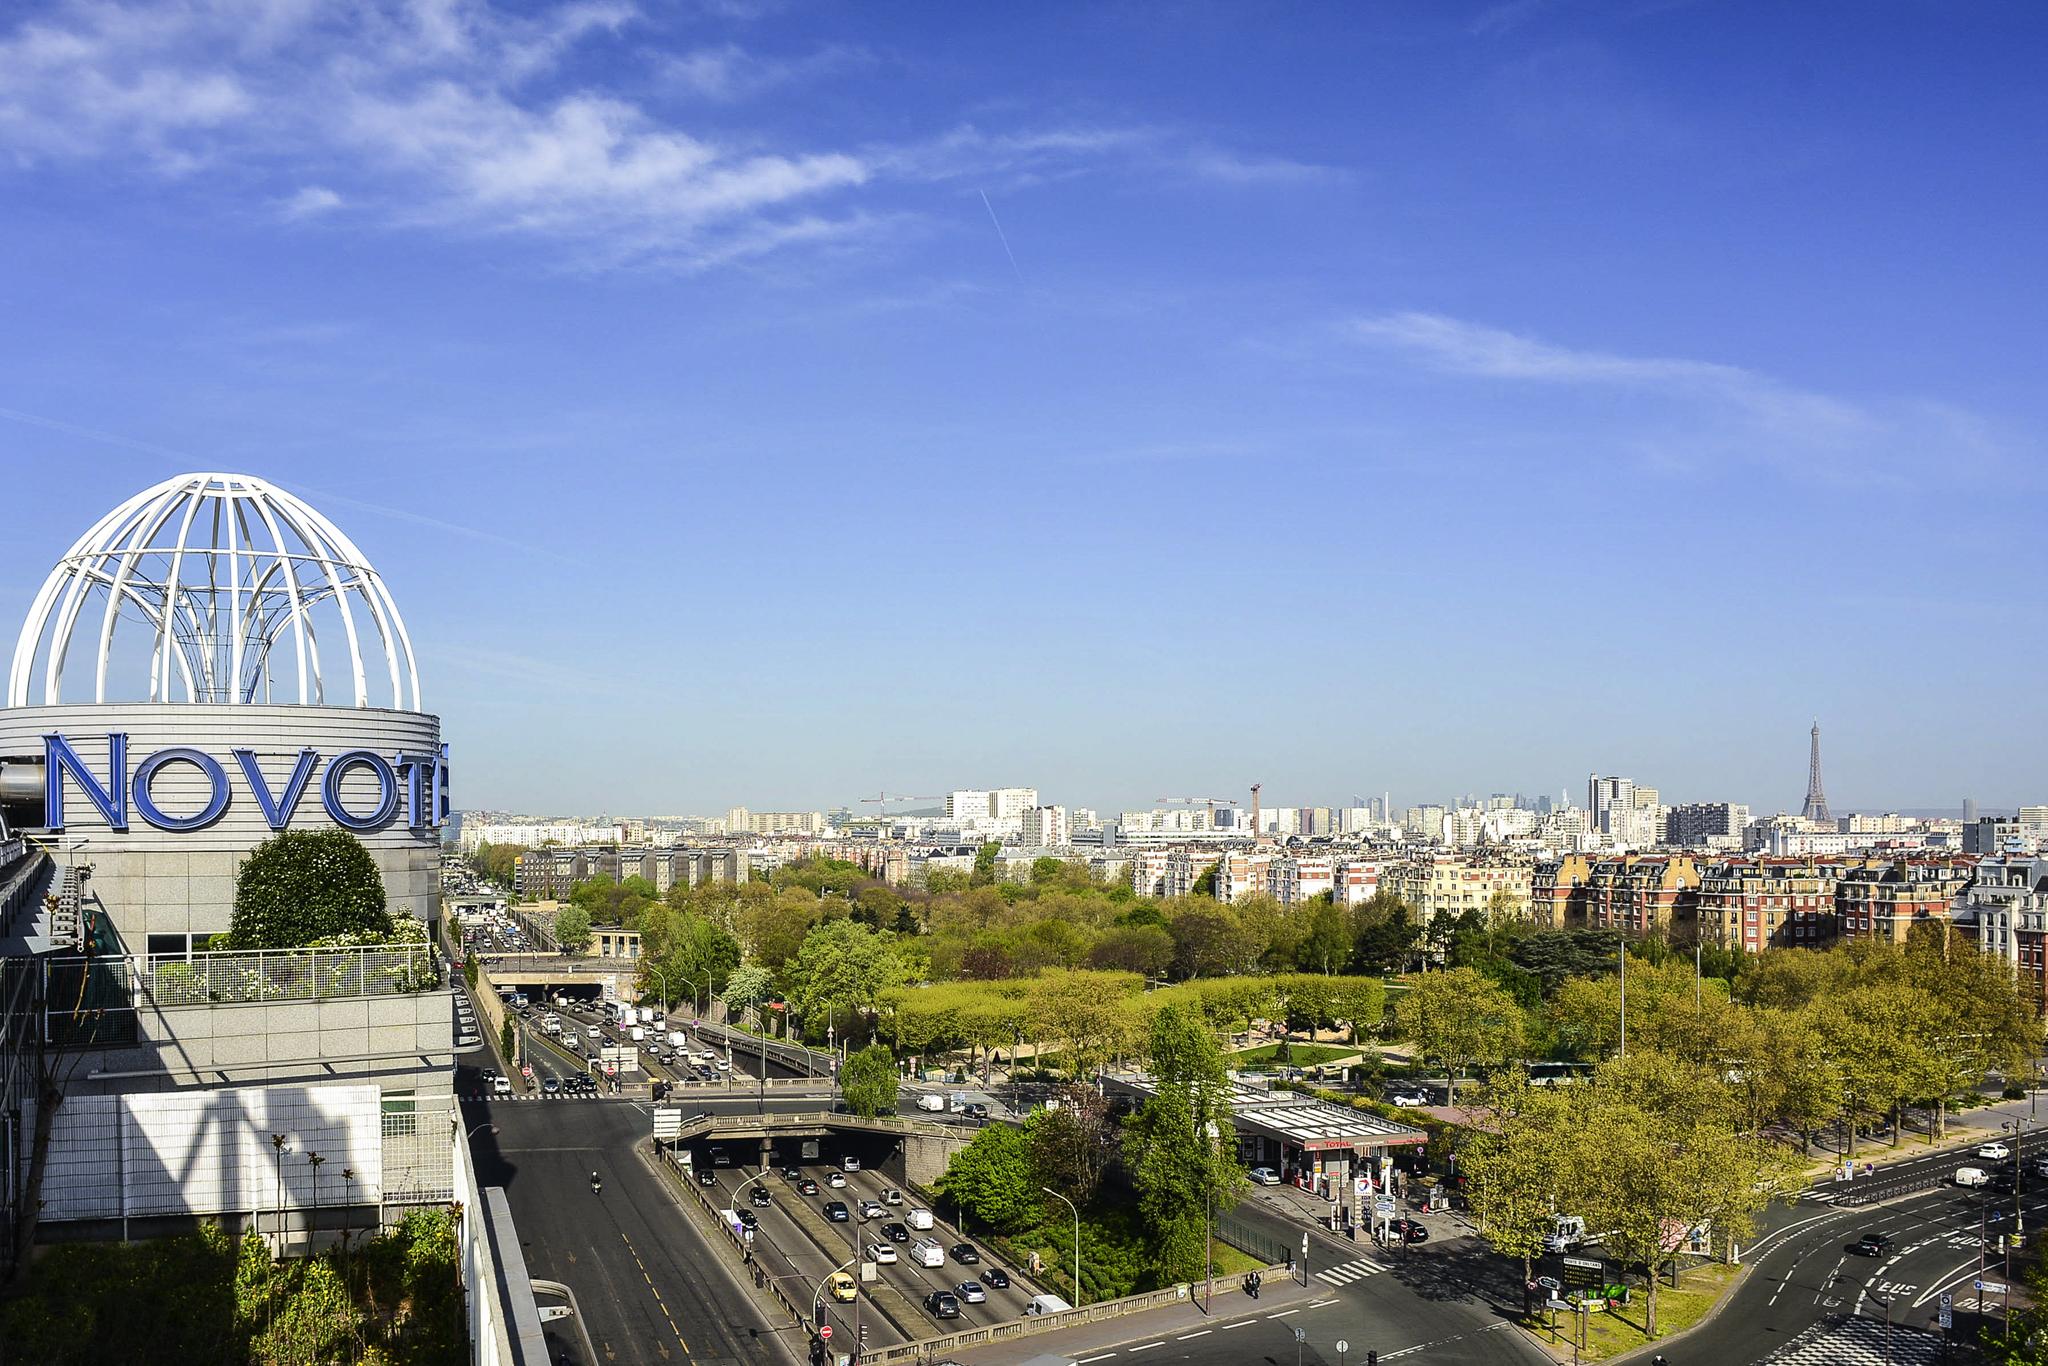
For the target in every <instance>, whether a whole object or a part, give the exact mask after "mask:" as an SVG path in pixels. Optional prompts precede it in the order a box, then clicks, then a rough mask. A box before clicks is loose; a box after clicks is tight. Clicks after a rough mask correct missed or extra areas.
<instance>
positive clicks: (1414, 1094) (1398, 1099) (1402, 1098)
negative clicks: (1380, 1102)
mask: <svg viewBox="0 0 2048 1366" xmlns="http://www.w3.org/2000/svg"><path fill="white" fill-rule="evenodd" d="M1387 1104H1389V1105H1405V1106H1407V1107H1408V1108H1409V1109H1411V1110H1413V1109H1419V1108H1420V1107H1422V1106H1424V1105H1427V1104H1429V1097H1428V1096H1425V1095H1424V1094H1422V1092H1420V1091H1396V1092H1395V1093H1394V1094H1393V1095H1391V1096H1388V1097H1387Z"/></svg>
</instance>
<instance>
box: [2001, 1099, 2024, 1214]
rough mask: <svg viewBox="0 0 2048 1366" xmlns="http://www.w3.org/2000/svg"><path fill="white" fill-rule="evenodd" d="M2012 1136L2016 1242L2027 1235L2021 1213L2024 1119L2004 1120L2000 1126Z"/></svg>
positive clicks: (2013, 1211) (2013, 1210) (2013, 1209)
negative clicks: (2021, 1164)
mask: <svg viewBox="0 0 2048 1366" xmlns="http://www.w3.org/2000/svg"><path fill="white" fill-rule="evenodd" d="M1998 1127H1999V1128H2000V1129H2003V1130H2005V1131H2007V1132H2009V1133H2010V1134H2011V1135H2012V1236H2013V1239H2014V1240H2015V1241H2018V1240H2022V1239H2024V1238H2025V1237H2026V1235H2027V1229H2026V1224H2025V1219H2026V1216H2025V1215H2024V1214H2022V1213H2021V1212H2020V1145H2021V1142H2022V1141H2023V1139H2024V1136H2025V1131H2026V1127H2027V1122H2026V1121H2025V1120H2024V1119H2008V1120H2003V1121H2001V1122H2000V1123H1999V1126H1998Z"/></svg>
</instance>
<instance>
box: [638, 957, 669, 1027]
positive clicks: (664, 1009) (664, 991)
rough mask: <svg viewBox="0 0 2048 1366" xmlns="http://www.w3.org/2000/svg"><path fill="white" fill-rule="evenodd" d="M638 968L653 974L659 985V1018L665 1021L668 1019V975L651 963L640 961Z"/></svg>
mask: <svg viewBox="0 0 2048 1366" xmlns="http://www.w3.org/2000/svg"><path fill="white" fill-rule="evenodd" d="M640 966H642V967H644V968H646V969H647V970H648V971H649V972H651V973H653V974H654V976H655V978H656V980H658V981H659V982H660V983H661V1017H662V1018H663V1019H664V1020H665V1019H667V1018H668V974H667V973H665V972H663V971H662V970H661V968H660V966H659V965H657V964H655V963H652V962H648V961H645V960H642V962H641V964H640Z"/></svg>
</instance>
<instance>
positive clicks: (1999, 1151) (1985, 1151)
mask: <svg viewBox="0 0 2048 1366" xmlns="http://www.w3.org/2000/svg"><path fill="white" fill-rule="evenodd" d="M1977 1156H1979V1157H1981V1158H1983V1159H1984V1160H1985V1161H1987V1162H2003V1161H2005V1160H2006V1159H2007V1158H2009V1157H2011V1156H2012V1149H2010V1148H2008V1147H2006V1146H2005V1145H2004V1144H2003V1143H2000V1142H1998V1141H1996V1140H1993V1141H1992V1142H1990V1143H1979V1144H1978V1145H1977Z"/></svg>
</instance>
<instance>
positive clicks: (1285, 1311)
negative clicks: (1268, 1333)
mask: <svg viewBox="0 0 2048 1366" xmlns="http://www.w3.org/2000/svg"><path fill="white" fill-rule="evenodd" d="M1300 1312H1301V1311H1300V1310H1299V1309H1282V1310H1281V1311H1280V1312H1279V1313H1277V1314H1268V1315H1266V1317H1267V1318H1269V1319H1284V1318H1286V1317H1287V1316H1288V1315H1289V1314H1299V1313H1300Z"/></svg>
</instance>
